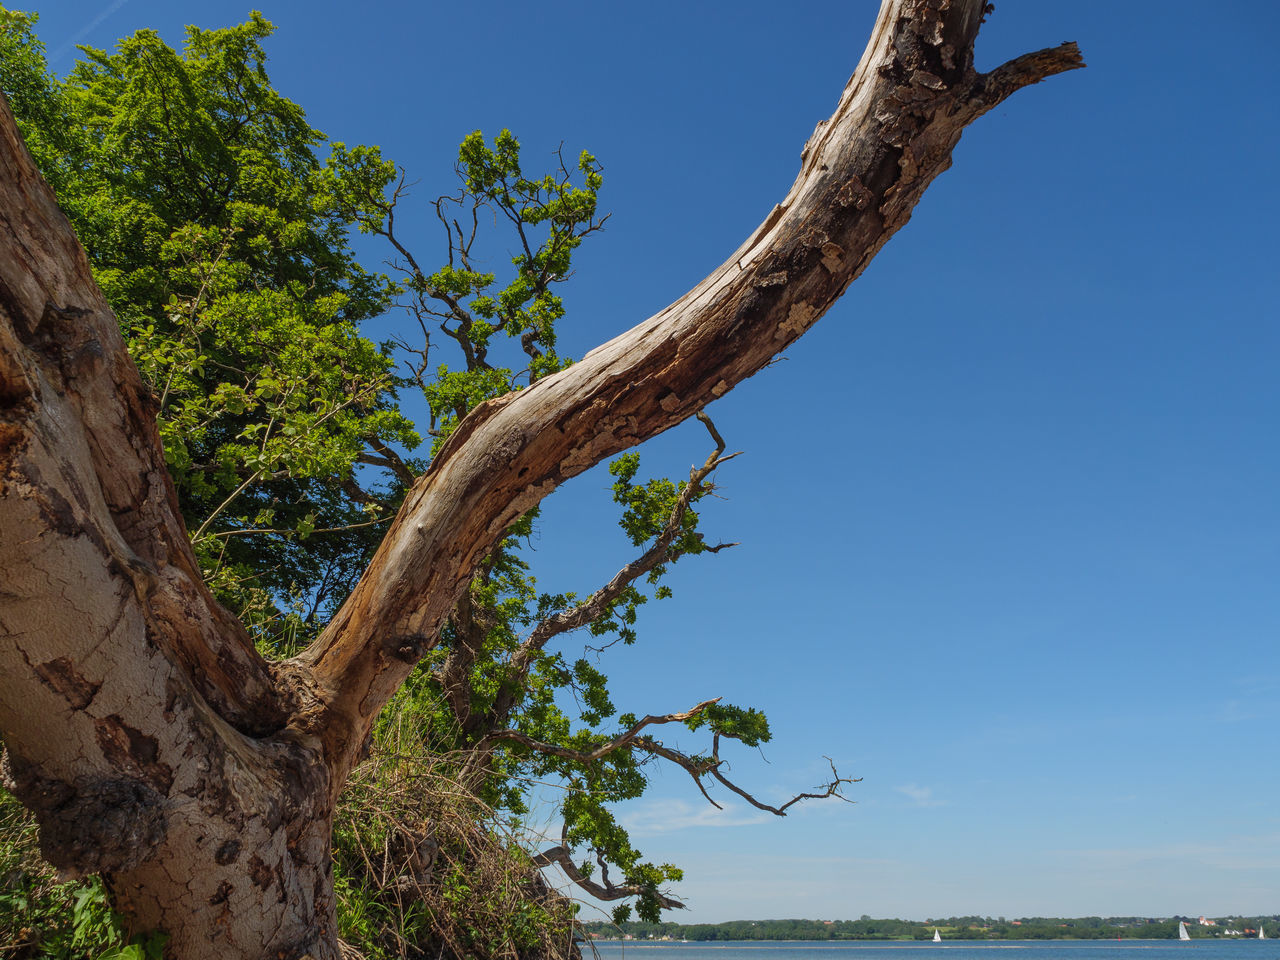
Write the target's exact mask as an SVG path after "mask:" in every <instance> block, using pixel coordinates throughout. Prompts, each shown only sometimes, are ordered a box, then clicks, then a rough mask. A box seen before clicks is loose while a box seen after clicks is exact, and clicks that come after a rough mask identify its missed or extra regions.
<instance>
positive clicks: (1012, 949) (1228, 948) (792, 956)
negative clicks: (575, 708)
mask: <svg viewBox="0 0 1280 960" xmlns="http://www.w3.org/2000/svg"><path fill="white" fill-rule="evenodd" d="M596 949H597V950H598V951H599V954H600V960H1280V940H1190V941H1186V942H1179V941H1177V940H1119V941H1117V940H996V941H991V940H987V941H982V940H968V941H965V940H952V941H949V942H947V941H944V942H943V943H931V942H928V941H924V942H917V941H888V942H886V941H879V942H877V941H869V940H845V941H840V942H834V943H833V942H829V941H821V940H819V941H803V942H801V941H760V940H754V941H743V942H736V943H735V942H728V941H723V942H710V943H649V942H645V941H635V940H633V941H629V942H621V943H620V942H616V941H614V942H607V943H597V944H596ZM584 955H586V956H590V953H589V951H584Z"/></svg>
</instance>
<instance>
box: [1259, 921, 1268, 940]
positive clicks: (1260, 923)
mask: <svg viewBox="0 0 1280 960" xmlns="http://www.w3.org/2000/svg"><path fill="white" fill-rule="evenodd" d="M1258 939H1259V940H1265V939H1267V935H1266V934H1265V933H1263V932H1262V921H1261V920H1259V921H1258Z"/></svg>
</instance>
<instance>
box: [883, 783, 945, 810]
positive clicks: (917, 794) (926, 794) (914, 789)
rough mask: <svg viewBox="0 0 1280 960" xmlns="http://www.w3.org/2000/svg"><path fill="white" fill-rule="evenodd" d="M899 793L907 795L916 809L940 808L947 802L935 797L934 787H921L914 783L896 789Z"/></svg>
mask: <svg viewBox="0 0 1280 960" xmlns="http://www.w3.org/2000/svg"><path fill="white" fill-rule="evenodd" d="M894 789H895V790H897V791H898V792H899V793H901V794H903V795H905V796H906V797H907V798H908V799H909V800H910V801H911V803H912V806H916V807H940V806H942V805H943V804H944V803H946V801H945V800H940V799H938V798H937V797H935V796H934V795H933V787H921V786H917V785H916V784H914V783H908V784H905V785H903V786H901V787H894Z"/></svg>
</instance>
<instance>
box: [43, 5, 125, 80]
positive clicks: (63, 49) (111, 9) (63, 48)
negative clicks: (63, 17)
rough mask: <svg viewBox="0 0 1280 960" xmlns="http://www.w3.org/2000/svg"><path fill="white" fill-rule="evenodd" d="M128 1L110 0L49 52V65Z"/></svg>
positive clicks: (63, 55)
mask: <svg viewBox="0 0 1280 960" xmlns="http://www.w3.org/2000/svg"><path fill="white" fill-rule="evenodd" d="M128 2H129V0H112V2H111V4H110V5H109V6H108V7H107V8H106V9H105V10H103V11H102V12H101V13H99V14H98V15H97V16H96V17H94V18H93V19H92V20H91V21H90V22H89V24H88V26H85V27H81V28H80V30H79V31H78V32H77V33H76V35H75V36H74V37H72V38H71V39H70V40H68V41H66V42H65V43H62V44H60V45H59V46H58V47H57V49H55V50H54V51H53V52H52V53H51V54H49V63H50V65H52V64H53V63H54V62H55V61H57V60H61V59H62V58H63V57H65V56H66V55H67V54H69V53H70V52H71V51H72V50H73V49H74V48H75V46H76V44H78V43H79V42H80V41H81V40H83V39H84V38H85V37H87V36H88V35H89V34H90V33H92V32H93V31H94V29H95V28H96V27H97V26H98V25H99V24H101V23H102V22H103V21H104V20H106V19H107V18H108V17H109V16H111V15H112V14H113V13H115V12H116V11H117V10H119V9H120V8H121V7H123V6H124V5H125V4H126V3H128Z"/></svg>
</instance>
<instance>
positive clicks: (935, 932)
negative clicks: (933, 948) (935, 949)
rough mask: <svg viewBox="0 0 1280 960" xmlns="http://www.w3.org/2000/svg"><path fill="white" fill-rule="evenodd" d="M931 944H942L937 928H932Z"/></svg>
mask: <svg viewBox="0 0 1280 960" xmlns="http://www.w3.org/2000/svg"><path fill="white" fill-rule="evenodd" d="M933 942H934V943H941V942H942V934H940V933H939V932H938V928H937V927H934V928H933Z"/></svg>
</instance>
